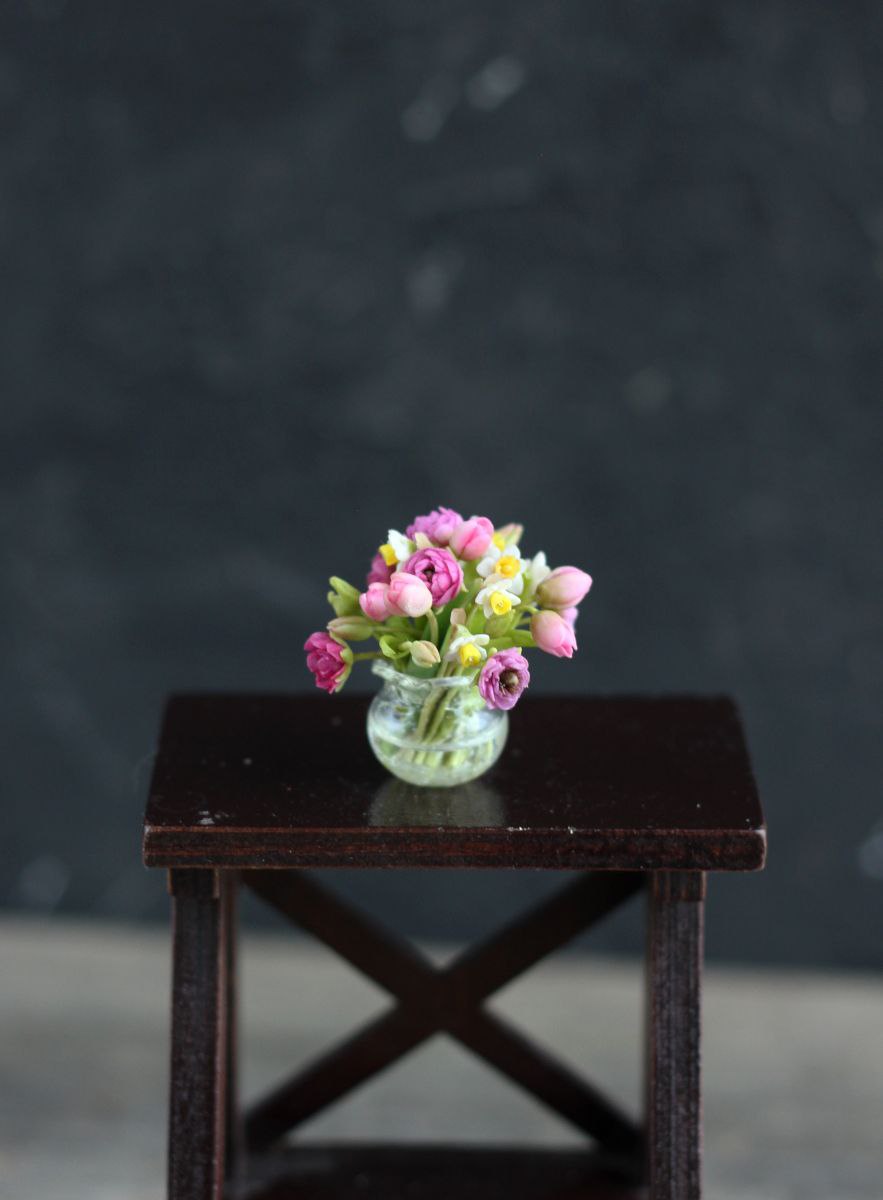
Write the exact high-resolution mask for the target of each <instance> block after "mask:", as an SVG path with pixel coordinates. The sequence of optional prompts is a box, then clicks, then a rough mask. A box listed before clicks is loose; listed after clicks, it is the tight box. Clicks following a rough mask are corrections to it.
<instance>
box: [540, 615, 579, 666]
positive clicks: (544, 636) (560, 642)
mask: <svg viewBox="0 0 883 1200" xmlns="http://www.w3.org/2000/svg"><path fill="white" fill-rule="evenodd" d="M530 631H531V633H532V634H533V640H534V641H535V642H536V644H537V646H538V647H539V648H540V650H545V652H546V654H554V655H555V657H556V658H573V652H574V650H575V649H576V634H575V633H574V632H573V628H572V626H570V625H568V623H567V622H566V621H565V620H564V618H563V617H562V616H561V614H560V613H557V612H553V611H552V610H551V609H545V610H543V611H542V612H538V613H536V615H535V616H534V617H533V619H532V621H531V623H530Z"/></svg>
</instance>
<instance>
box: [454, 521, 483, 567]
mask: <svg viewBox="0 0 883 1200" xmlns="http://www.w3.org/2000/svg"><path fill="white" fill-rule="evenodd" d="M493 536H494V527H493V525H492V523H491V522H490V521H489V520H488V519H487V517H470V518H469V520H468V521H461V522H460V524H459V525H458V526H457V528H456V529H455V530H454V532H453V533H452V534H451V540H450V541H449V542H448V547H449V548H450V549H451V550H453V552H454V553H455V554H456V555H457V557H458V558H464V559H466V561H467V562H473V561H474V560H475V559H476V558H482V557H483V556H484V555H485V554H486V553H487V548H488V546H489V545H490V544H491V539H492V538H493Z"/></svg>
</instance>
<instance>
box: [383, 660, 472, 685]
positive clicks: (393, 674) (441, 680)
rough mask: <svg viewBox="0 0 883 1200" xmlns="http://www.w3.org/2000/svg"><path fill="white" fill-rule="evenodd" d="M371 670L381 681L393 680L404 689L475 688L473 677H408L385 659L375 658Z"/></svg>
mask: <svg viewBox="0 0 883 1200" xmlns="http://www.w3.org/2000/svg"><path fill="white" fill-rule="evenodd" d="M371 670H372V672H373V673H374V674H375V675H378V676H379V677H380V678H381V679H388V680H390V681H392V680H395V682H397V683H403V684H404V685H405V687H413V688H415V689H416V688H423V687H426V688H464V687H465V688H468V687H474V686H475V676H474V675H442V676H437V675H435V676H434V675H430V676H428V677H427V678H425V679H424V678H421V677H420V676H419V675H408V674H406V673H405V672H404V671H399V670H398V669H397V668H396V667H394V666H393V665H392V663H391V662H389V661H388V660H387V659H385V658H377V659H375V660H374V662H373V663H372V664H371Z"/></svg>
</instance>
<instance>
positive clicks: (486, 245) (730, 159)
mask: <svg viewBox="0 0 883 1200" xmlns="http://www.w3.org/2000/svg"><path fill="white" fill-rule="evenodd" d="M881 12H883V10H881V8H880V6H879V4H870V3H868V4H860V3H854V4H841V5H838V4H831V3H824V4H821V3H812V2H810V3H807V2H806V0H764V2H763V3H760V2H758V3H754V2H749V0H727V2H726V3H723V2H720V0H701V2H700V0H695V2H694V0H676V2H672V3H660V0H640V2H630V3H622V2H620V0H610V2H609V3H602V4H584V3H580V2H579V0H557V2H555V0H543V3H540V4H537V3H533V2H529V0H523V2H522V0H505V2H499V3H498V2H476V0H463V2H456V3H455V2H452V0H432V2H424V0H382V2H372V0H351V2H349V3H345V2H340V3H311V4H308V3H283V2H282V0H279V2H277V3H267V2H265V0H248V2H245V0H241V2H239V3H235V2H234V0H219V2H216V3H212V4H208V3H204V2H203V3H186V2H185V3H182V2H181V0H175V2H174V3H172V2H171V0H153V2H152V3H150V4H135V5H132V4H129V5H119V4H115V3H110V0H91V2H89V0H81V2H77V0H68V2H67V3H64V2H63V0H31V2H30V3H24V2H23V0H9V2H8V3H6V4H4V5H3V6H2V10H0V130H2V155H0V256H2V276H0V277H2V320H0V346H2V352H0V378H2V405H3V422H4V425H5V427H6V431H7V435H6V436H5V438H4V440H3V448H2V467H3V479H2V520H3V533H4V540H5V550H4V571H3V578H2V585H0V586H2V607H0V630H2V635H0V636H2V638H3V642H4V643H5V650H4V653H3V655H2V661H0V679H2V699H3V704H4V710H5V716H4V721H3V738H4V742H5V745H4V749H3V756H2V758H3V777H4V778H3V789H4V806H3V815H4V820H3V826H4V828H3V835H2V841H0V853H2V858H3V862H2V875H0V903H3V904H5V905H8V906H18V907H30V908H44V909H58V910H61V911H64V910H67V911H71V912H94V913H101V914H105V915H106V914H120V915H125V916H131V917H142V916H143V917H159V916H161V915H163V914H164V913H165V898H164V895H163V881H162V879H161V878H160V877H159V876H153V875H148V874H147V873H145V872H144V871H142V869H141V867H140V865H139V860H138V837H139V822H140V809H141V804H142V800H143V795H144V789H145V786H146V778H147V774H148V769H149V755H150V752H151V748H152V744H153V738H154V733H155V725H156V719H157V713H158V709H159V705H160V702H161V700H162V697H163V694H164V693H165V692H167V691H168V690H169V689H172V688H178V687H188V688H213V687H218V688H283V689H286V688H294V689H301V688H307V687H308V686H309V685H310V681H309V679H308V677H307V675H306V673H305V671H304V667H303V665H302V656H301V651H300V646H301V643H302V642H303V640H304V637H305V636H306V634H308V633H309V632H310V631H311V630H312V629H313V628H316V627H317V626H319V625H320V624H321V623H322V622H323V621H324V620H325V616H326V614H325V609H324V601H323V596H324V590H325V589H324V583H323V581H324V579H325V577H326V576H327V575H328V574H329V573H330V572H331V571H332V570H335V571H340V572H341V573H344V574H350V575H352V576H358V575H359V574H360V572H361V571H362V570H363V568H364V565H365V558H366V555H367V554H368V553H369V551H370V550H371V549H372V548H373V547H374V546H375V545H376V544H377V542H378V541H379V540H380V539H381V535H382V534H383V532H384V531H385V529H386V528H387V525H388V524H389V523H395V524H399V525H400V524H402V523H403V522H405V521H406V520H407V519H408V518H409V517H410V516H411V515H412V514H413V513H415V512H418V511H423V510H426V509H427V508H429V507H432V506H433V505H435V504H437V503H446V504H452V505H454V506H456V507H458V508H461V509H462V510H463V511H465V512H472V511H478V512H487V513H489V514H490V515H492V516H493V517H495V518H497V519H498V520H507V519H512V518H518V519H524V520H525V521H526V523H527V526H528V533H527V537H526V544H527V545H528V546H529V547H537V548H539V547H540V546H542V547H543V548H544V549H545V550H546V551H547V552H548V554H549V556H550V557H551V558H552V559H553V560H554V561H556V562H562V561H564V562H575V563H578V564H580V565H583V566H585V567H586V568H588V569H589V570H590V571H591V572H592V573H593V574H594V576H595V578H596V587H595V590H594V591H593V594H592V596H591V598H590V601H589V603H588V605H587V608H586V612H585V616H584V618H583V620H582V623H581V628H580V636H581V646H580V652H579V657H578V659H577V660H575V662H574V663H572V664H569V665H568V664H564V663H560V662H551V661H546V662H544V663H542V664H540V666H539V667H538V668H537V671H536V683H535V685H534V686H535V689H536V690H551V689H565V690H573V691H578V690H583V689H597V690H626V689H630V690H650V691H663V690H684V689H697V690H707V691H719V690H729V691H732V692H733V693H735V695H736V696H737V697H738V699H739V701H740V702H741V704H742V706H743V708H744V712H745V716H746V721H747V726H748V729H749V734H750V738H751V742H752V745H753V749H754V753H755V756H756V761H757V768H758V775H759V779H760V783H761V785H762V790H763V793H764V797H765V801H766V804H767V808H768V816H769V820H770V823H771V827H772V837H771V859H770V867H769V871H768V872H767V874H766V875H765V876H763V877H759V878H754V877H752V878H734V879H731V880H722V881H720V882H719V883H716V884H715V886H714V888H713V890H712V893H711V896H712V901H713V903H712V905H711V912H710V919H709V925H710V929H709V941H710V949H711V951H712V953H715V954H718V955H724V956H726V955H729V956H732V957H741V958H755V959H757V960H763V961H772V960H787V961H816V962H822V963H839V964H855V965H878V966H879V965H881V964H883V943H881V940H880V929H881V924H883V920H881V917H883V824H881V819H883V801H881V795H880V771H879V768H880V765H881V764H880V759H881V754H880V733H879V727H878V725H877V721H878V718H879V713H880V701H881V691H883V686H881V685H883V678H881V675H883V672H881V663H880V659H879V657H875V647H878V641H877V637H878V634H879V624H880V615H879V607H878V603H879V600H880V574H881V559H880V556H879V553H878V552H877V551H878V550H879V546H877V545H876V544H875V539H874V534H875V533H876V532H877V530H876V529H875V522H878V521H879V501H880V493H881V486H880V462H881V438H880V433H881V420H880V415H881V414H880V406H881V384H883V336H881V335H883V155H881V152H880V150H881V145H883V71H881V66H883V63H881V54H880V48H881V45H883V17H881ZM364 684H365V686H367V685H368V681H367V678H366V679H365V680H364ZM328 702H329V703H333V701H328ZM528 703H529V700H528ZM341 883H342V884H343V885H344V886H346V887H348V888H350V889H360V890H361V891H362V892H363V893H364V894H366V895H367V897H368V899H369V901H370V902H371V903H373V904H374V905H375V906H376V907H377V908H378V909H380V910H383V911H385V912H387V913H393V912H395V911H399V912H401V911H402V910H403V909H404V910H406V911H407V913H408V918H407V923H409V924H410V927H411V929H412V930H414V931H416V932H422V933H429V934H440V933H443V932H448V933H453V934H457V935H462V934H465V933H466V932H468V930H469V929H470V928H471V927H472V926H473V923H474V922H477V921H480V922H481V923H482V924H484V923H490V922H491V921H492V920H494V919H496V918H498V917H499V916H500V915H501V914H502V913H503V912H504V911H508V910H509V909H511V908H512V907H513V906H517V905H518V903H520V902H521V900H523V899H526V898H527V895H528V893H534V892H536V891H537V890H538V889H541V888H542V887H544V886H548V883H549V881H548V880H547V879H545V878H540V877H533V876H529V877H526V878H525V877H523V876H513V875H502V876H495V877H493V878H490V879H486V878H484V877H479V876H466V877H461V876H458V877H457V878H456V879H454V880H452V879H451V878H448V877H444V878H443V877H441V876H437V877H435V878H434V879H433V880H432V881H430V882H429V883H428V884H426V885H425V886H423V887H422V888H418V886H417V881H415V879H414V877H412V876H402V875H394V874H393V875H387V876H383V877H373V878H372V879H366V880H364V881H362V882H361V883H359V882H358V881H353V880H351V879H347V878H342V879H341ZM482 888H484V889H486V890H484V891H481V889H482ZM482 897H484V899H482ZM477 913H480V914H481V915H480V917H479V916H477V915H476V914H477ZM605 938H606V941H605ZM636 938H637V922H636V921H635V920H634V919H633V920H632V922H631V923H629V922H628V921H624V922H620V924H619V925H618V926H614V927H613V928H612V930H611V931H610V932H609V933H607V934H606V935H604V936H603V937H601V938H600V940H599V943H598V944H600V945H604V946H614V947H623V946H629V945H634V944H635V942H636Z"/></svg>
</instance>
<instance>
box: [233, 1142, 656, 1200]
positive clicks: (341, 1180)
mask: <svg viewBox="0 0 883 1200" xmlns="http://www.w3.org/2000/svg"><path fill="white" fill-rule="evenodd" d="M644 1194H645V1193H644V1192H643V1190H642V1189H641V1188H639V1187H636V1185H635V1183H634V1181H633V1180H631V1181H630V1180H629V1178H628V1177H627V1176H626V1175H624V1174H623V1173H622V1172H621V1171H619V1170H617V1168H616V1166H615V1164H613V1163H611V1162H610V1161H609V1160H606V1161H605V1160H603V1159H601V1158H600V1157H598V1156H597V1155H594V1154H592V1153H590V1152H588V1151H579V1150H542V1149H537V1150H522V1149H509V1148H507V1147H495V1148H492V1149H485V1148H483V1147H477V1146H476V1147H472V1146H439V1145H432V1146H421V1145H407V1146H393V1145H371V1146H362V1145H358V1144H346V1145H331V1144H327V1145H325V1144H315V1145H313V1146H303V1147H298V1148H297V1149H290V1150H286V1151H283V1152H277V1153H274V1154H267V1155H262V1156H260V1157H258V1158H252V1159H250V1160H249V1164H248V1175H247V1178H245V1179H244V1180H242V1181H241V1182H239V1183H237V1184H228V1186H227V1189H226V1192H225V1200H405V1198H407V1200H640V1197H641V1196H643V1195H644Z"/></svg>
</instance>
